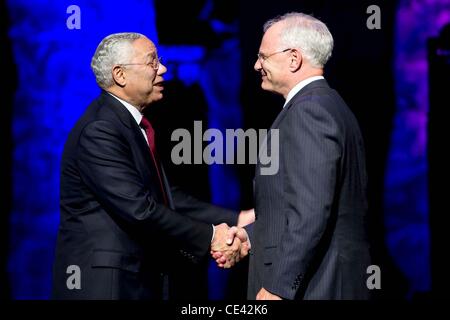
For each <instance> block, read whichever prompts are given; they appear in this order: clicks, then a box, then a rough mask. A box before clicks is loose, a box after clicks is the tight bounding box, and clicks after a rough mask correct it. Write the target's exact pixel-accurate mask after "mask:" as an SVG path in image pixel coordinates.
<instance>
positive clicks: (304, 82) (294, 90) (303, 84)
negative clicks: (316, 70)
mask: <svg viewBox="0 0 450 320" xmlns="http://www.w3.org/2000/svg"><path fill="white" fill-rule="evenodd" d="M320 79H325V78H324V77H323V76H314V77H311V78H307V79H305V80H302V81H300V82H299V83H297V84H296V85H295V86H294V87H293V88H292V89H291V91H289V93H288V95H287V97H286V102H285V103H284V105H283V108H284V107H285V106H286V105H287V104H288V102H289V101H291V99H292V98H293V97H294V96H295V95H296V94H297V93H298V92H299V91H300V90H302V89H303V88H304V87H306V86H307V85H308V84H310V83H311V82H313V81H316V80H320Z"/></svg>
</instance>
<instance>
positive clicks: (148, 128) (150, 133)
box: [139, 117, 168, 205]
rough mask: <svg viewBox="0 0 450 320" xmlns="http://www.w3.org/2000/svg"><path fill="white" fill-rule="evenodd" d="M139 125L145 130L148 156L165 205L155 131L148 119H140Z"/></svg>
mask: <svg viewBox="0 0 450 320" xmlns="http://www.w3.org/2000/svg"><path fill="white" fill-rule="evenodd" d="M139 125H140V126H141V127H142V129H144V130H145V134H146V135H147V141H148V146H149V150H150V155H151V157H152V160H153V163H154V164H155V168H156V173H157V174H158V180H159V186H160V188H161V193H162V195H163V198H164V203H165V204H166V205H167V204H168V203H167V196H166V192H165V189H164V185H163V182H162V179H161V173H160V164H159V159H158V155H157V153H156V144H155V130H153V127H152V124H151V123H150V121H148V119H147V118H146V117H142V120H141V123H140V124H139Z"/></svg>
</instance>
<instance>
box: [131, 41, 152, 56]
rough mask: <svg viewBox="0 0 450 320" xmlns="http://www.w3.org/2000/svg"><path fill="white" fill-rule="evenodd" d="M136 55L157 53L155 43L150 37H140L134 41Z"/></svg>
mask: <svg viewBox="0 0 450 320" xmlns="http://www.w3.org/2000/svg"><path fill="white" fill-rule="evenodd" d="M133 48H134V51H135V54H136V56H147V55H154V54H155V53H156V47H155V44H154V43H153V42H152V41H150V40H149V39H148V38H139V39H136V40H135V41H134V42H133Z"/></svg>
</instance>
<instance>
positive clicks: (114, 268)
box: [53, 92, 237, 299]
mask: <svg viewBox="0 0 450 320" xmlns="http://www.w3.org/2000/svg"><path fill="white" fill-rule="evenodd" d="M162 171H163V180H164V185H165V186H164V187H165V189H166V192H167V194H168V197H169V205H168V206H165V205H163V204H162V203H163V198H162V194H161V189H160V187H159V182H158V177H157V174H156V169H155V167H154V163H153V161H152V160H151V156H150V153H149V147H148V145H147V143H146V141H145V138H144V136H143V134H142V132H141V130H140V128H139V126H138V124H137V123H136V121H135V120H134V118H133V117H132V115H131V114H130V112H129V111H128V110H127V109H126V108H125V107H124V106H123V105H122V104H121V103H120V102H119V101H118V100H117V99H115V98H114V97H112V96H111V95H110V94H108V93H106V92H103V93H102V94H101V96H100V97H99V98H97V99H96V100H94V101H93V102H92V103H91V105H90V106H89V107H88V108H87V110H86V111H85V113H84V115H83V116H82V117H81V118H80V120H79V121H78V122H77V124H76V125H75V127H74V128H73V129H72V131H71V132H70V134H69V137H68V140H67V142H66V145H65V148H64V152H63V157H62V163H61V188H60V209H61V216H60V219H61V221H60V227H59V231H58V240H57V246H56V258H55V263H54V278H53V296H54V298H56V299H158V298H161V295H162V291H161V290H162V275H163V274H164V273H169V274H170V272H171V270H172V269H174V267H176V266H173V265H172V261H173V260H174V257H177V259H178V256H179V255H182V256H184V257H185V258H186V259H187V260H191V261H193V262H195V261H197V260H199V259H201V258H202V257H205V256H206V254H207V253H208V251H209V246H210V243H211V238H212V232H213V231H212V226H211V224H218V223H221V222H226V223H228V224H229V225H235V224H236V221H237V214H236V213H234V212H231V211H228V210H224V209H221V208H218V207H215V206H212V205H209V204H206V203H203V202H200V201H198V200H195V199H194V198H192V197H189V196H188V195H186V194H183V193H182V192H181V191H180V190H177V189H172V190H171V191H169V190H170V188H169V185H168V183H167V179H166V177H165V175H164V170H162ZM175 210H176V211H175ZM70 265H76V266H78V267H79V268H80V271H81V289H79V290H78V289H72V290H70V289H68V287H67V285H66V281H67V279H68V278H69V277H70V276H71V274H67V273H66V271H67V268H68V266H70Z"/></svg>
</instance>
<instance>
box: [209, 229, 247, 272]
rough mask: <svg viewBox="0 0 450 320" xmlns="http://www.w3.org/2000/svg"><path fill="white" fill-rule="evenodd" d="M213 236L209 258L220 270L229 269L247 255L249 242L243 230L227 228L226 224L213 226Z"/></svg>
mask: <svg viewBox="0 0 450 320" xmlns="http://www.w3.org/2000/svg"><path fill="white" fill-rule="evenodd" d="M214 228H215V235H214V239H213V241H212V243H211V256H212V257H213V258H214V259H215V260H216V262H217V265H218V266H219V267H221V268H231V267H232V266H234V265H235V264H236V263H237V262H239V261H240V260H241V259H242V258H244V257H245V256H247V255H248V251H249V250H250V242H249V240H248V235H247V232H246V231H245V229H243V228H241V227H236V226H234V227H231V228H230V227H229V226H228V225H227V224H226V223H222V224H219V225H217V226H214Z"/></svg>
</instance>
